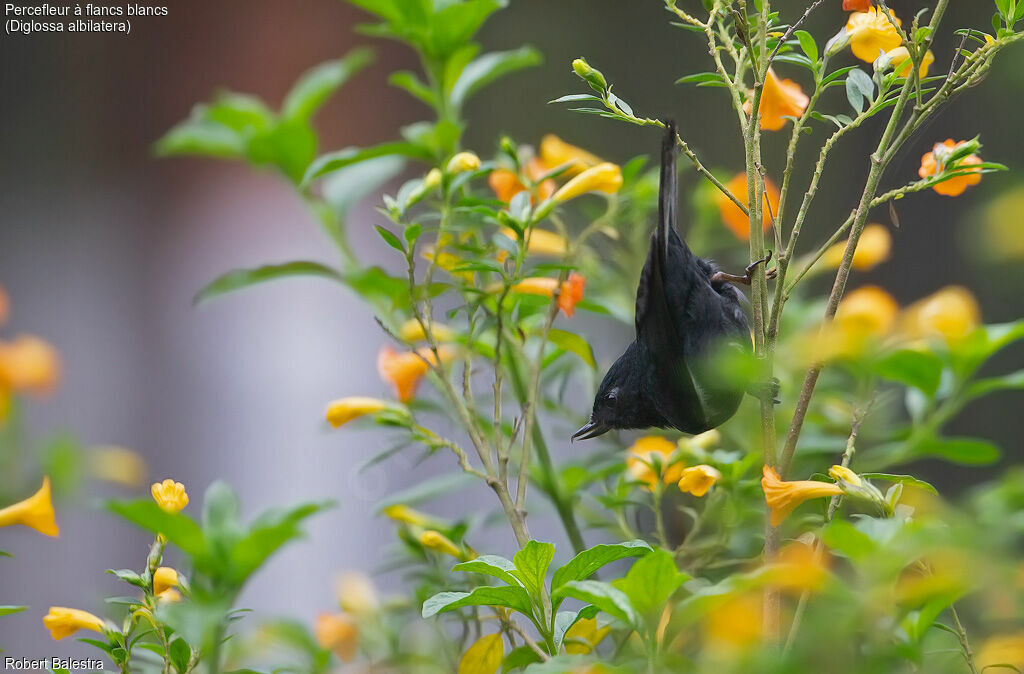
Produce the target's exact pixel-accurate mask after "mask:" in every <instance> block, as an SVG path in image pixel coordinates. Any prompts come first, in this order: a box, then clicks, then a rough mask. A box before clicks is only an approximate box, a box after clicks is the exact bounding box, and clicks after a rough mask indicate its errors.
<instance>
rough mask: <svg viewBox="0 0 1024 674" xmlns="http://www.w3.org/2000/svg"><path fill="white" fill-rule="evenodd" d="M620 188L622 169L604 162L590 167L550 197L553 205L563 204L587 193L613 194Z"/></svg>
mask: <svg viewBox="0 0 1024 674" xmlns="http://www.w3.org/2000/svg"><path fill="white" fill-rule="evenodd" d="M621 187H622V169H620V168H619V167H618V166H617V165H615V164H612V163H609V162H604V163H601V164H598V165H597V166H591V167H590V168H588V169H587V170H585V171H583V172H582V173H580V174H579V175H578V176H576V177H575V178H573V179H572V180H570V181H569V182H567V183H566V184H564V185H562V186H561V187H560V188H559V189H558V191H557V192H555V193H554V194H553V195H551V200H552V201H553V202H554V203H563V202H566V201H569V200H570V199H575V198H576V197H578V196H580V195H583V194H586V193H587V192H604V193H605V194H615V193H616V192H618V191H619V188H621Z"/></svg>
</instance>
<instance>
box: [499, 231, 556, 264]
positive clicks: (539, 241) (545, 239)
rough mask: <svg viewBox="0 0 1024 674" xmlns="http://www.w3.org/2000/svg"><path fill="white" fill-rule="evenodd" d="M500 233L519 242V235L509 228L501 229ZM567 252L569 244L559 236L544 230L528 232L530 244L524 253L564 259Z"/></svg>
mask: <svg viewBox="0 0 1024 674" xmlns="http://www.w3.org/2000/svg"><path fill="white" fill-rule="evenodd" d="M500 231H501V233H502V234H504V235H505V236H507V237H508V238H510V239H512V240H513V241H518V240H519V235H518V234H516V233H515V231H514V230H513V229H512V228H511V227H502V228H501V230H500ZM568 250H569V242H568V241H566V240H565V237H564V236H562V235H561V234H555V233H554V232H549V231H548V230H546V229H537V228H534V229H533V230H532V231H531V232H530V244H529V246H527V248H526V252H527V253H530V254H531V255H547V256H549V257H564V256H565V254H566V252H568Z"/></svg>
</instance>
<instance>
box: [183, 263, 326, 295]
mask: <svg viewBox="0 0 1024 674" xmlns="http://www.w3.org/2000/svg"><path fill="white" fill-rule="evenodd" d="M294 276H318V277H320V278H326V279H331V280H333V281H343V280H344V279H343V278H342V276H341V274H340V273H339V272H338V271H336V270H334V269H331V268H330V267H328V266H326V265H323V264H320V263H319V262H311V261H309V260H298V261H295V262H284V263H282V264H269V265H264V266H262V267H255V268H252V269H233V270H232V271H229V272H227V273H226V274H223V275H221V276H219V277H217V278H216V279H214V280H213V281H211V282H210V283H208V284H206V286H205V287H204V288H203V289H202V290H200V291H199V292H198V293H196V296H195V298H194V299H193V300H192V303H193V304H199V303H200V302H205V301H206V300H209V299H212V298H214V297H218V296H220V295H225V294H227V293H230V292H234V291H236V290H241V289H243V288H248V287H250V286H253V285H256V284H257V283H264V282H266V281H274V280H277V279H281V278H290V277H294Z"/></svg>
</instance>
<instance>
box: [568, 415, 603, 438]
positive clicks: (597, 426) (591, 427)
mask: <svg viewBox="0 0 1024 674" xmlns="http://www.w3.org/2000/svg"><path fill="white" fill-rule="evenodd" d="M608 431H609V428H608V426H605V425H604V424H603V423H601V422H599V421H593V420H591V421H590V422H589V423H588V424H587V425H586V426H584V427H583V428H581V429H580V430H578V431H576V432H575V433H573V434H572V437H571V438H570V441H572V442H575V441H576V440H589V439H590V438H596V437H597V436H599V435H602V434H604V433H607V432H608Z"/></svg>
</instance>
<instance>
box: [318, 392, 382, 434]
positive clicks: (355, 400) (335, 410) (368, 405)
mask: <svg viewBox="0 0 1024 674" xmlns="http://www.w3.org/2000/svg"><path fill="white" fill-rule="evenodd" d="M387 407H388V404H387V403H386V402H384V401H383V400H379V399H377V398H366V397H362V396H350V397H348V398H338V399H337V400H332V401H331V402H330V403H328V404H327V422H328V423H329V424H330V425H331V426H334V427H335V428H338V427H339V426H341V425H343V424H347V423H348V422H350V421H352V420H353V419H356V418H358V417H361V416H365V415H367V414H374V413H375V412H380V411H381V410H384V409H387Z"/></svg>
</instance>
